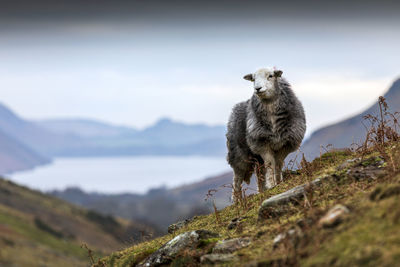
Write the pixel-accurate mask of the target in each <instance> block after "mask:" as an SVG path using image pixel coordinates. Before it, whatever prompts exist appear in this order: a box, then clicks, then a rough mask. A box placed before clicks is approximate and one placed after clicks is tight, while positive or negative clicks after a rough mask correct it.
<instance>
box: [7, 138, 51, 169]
mask: <svg viewBox="0 0 400 267" xmlns="http://www.w3.org/2000/svg"><path fill="white" fill-rule="evenodd" d="M49 162H50V159H48V158H46V157H44V156H42V155H39V154H38V153H36V152H34V151H33V150H32V149H31V148H29V147H27V146H26V145H24V144H21V143H20V142H19V141H17V140H15V139H14V138H12V137H10V136H8V135H7V134H5V133H4V132H2V131H0V173H10V172H14V171H21V170H26V169H31V168H33V167H35V166H37V165H41V164H46V163H49Z"/></svg>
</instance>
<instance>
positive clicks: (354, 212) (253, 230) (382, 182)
mask: <svg viewBox="0 0 400 267" xmlns="http://www.w3.org/2000/svg"><path fill="white" fill-rule="evenodd" d="M375 150H376V148H375V149H367V148H366V147H364V148H363V149H361V150H359V151H358V152H352V151H350V150H346V151H332V152H329V153H326V154H324V155H323V156H321V157H319V158H317V159H315V160H314V161H313V162H312V163H309V162H306V161H303V163H302V167H303V168H302V169H300V170H299V171H298V172H296V173H294V172H287V173H286V178H287V182H285V183H282V184H280V185H278V186H277V187H275V188H273V189H271V190H267V191H266V192H264V193H262V194H254V195H251V196H250V197H248V198H245V199H243V200H242V202H241V203H240V204H236V205H231V206H229V207H227V208H225V209H223V210H220V211H218V212H217V213H213V214H209V215H205V216H198V217H194V219H193V221H191V222H190V223H189V224H187V225H186V226H185V227H183V228H182V229H179V230H177V231H176V232H175V233H174V234H169V235H165V236H163V237H160V238H157V239H155V240H152V241H148V242H143V243H140V244H137V245H135V246H133V247H130V248H128V249H125V250H121V251H118V252H115V253H113V254H111V255H110V256H108V257H105V258H103V259H102V260H100V261H99V262H98V263H97V264H95V266H97V267H98V266H135V265H137V264H138V263H140V262H142V261H143V260H144V259H146V258H147V257H148V256H149V255H151V254H152V253H153V252H155V251H157V250H158V249H159V248H160V247H161V246H162V245H163V244H165V243H166V242H168V241H170V240H172V239H173V238H174V237H176V236H178V235H179V234H181V233H184V232H187V231H192V230H200V229H203V230H209V231H212V232H214V233H217V234H218V235H219V237H217V238H210V239H207V240H203V241H202V243H201V244H200V245H199V246H197V248H195V249H186V250H183V251H180V252H179V253H178V257H174V258H172V259H171V262H170V265H171V266H198V265H201V262H200V259H201V256H202V255H204V254H210V253H211V252H212V249H213V247H214V245H215V244H216V243H218V242H220V241H221V240H224V239H231V238H249V239H250V240H251V243H250V245H249V246H247V247H244V248H241V249H239V250H237V251H235V252H233V253H232V254H231V255H232V257H231V258H230V259H229V261H228V262H225V263H220V264H221V265H225V266H323V265H329V266H378V265H379V266H396V264H397V265H398V263H399V261H400V208H399V207H400V206H399V205H398V203H399V201H400V172H399V171H400V170H399V169H400V168H399V167H400V143H399V142H398V141H397V142H394V143H391V144H390V145H385V146H383V145H382V146H380V147H379V149H378V150H379V151H380V152H376V151H375ZM360 151H361V152H360ZM317 177H323V181H324V182H323V183H322V184H320V185H319V186H315V185H314V186H312V184H311V183H309V182H310V181H312V180H313V179H315V178H317ZM304 183H305V184H306V185H307V186H306V191H305V192H306V193H305V194H304V195H303V196H304V197H303V198H302V199H301V200H299V201H297V202H290V203H289V204H287V205H283V204H282V205H281V206H278V207H277V208H276V210H271V211H270V212H269V213H267V215H265V214H264V215H263V216H262V217H259V207H260V205H261V203H262V202H263V200H265V199H267V198H269V197H271V196H274V195H277V194H279V193H282V192H285V191H287V190H289V189H291V188H293V187H294V186H297V185H300V184H304ZM336 204H342V205H344V206H345V207H347V209H348V210H349V213H348V214H346V215H345V216H344V217H343V218H342V220H341V221H339V223H337V224H336V225H332V226H331V227H323V226H321V224H320V222H319V220H320V219H321V218H322V217H323V216H324V215H325V214H326V213H327V212H328V210H329V209H330V208H332V207H333V206H335V205H336ZM238 217H242V218H243V220H242V221H240V222H239V224H238V225H237V226H236V227H235V228H233V229H228V225H229V224H230V223H231V221H232V220H233V219H235V218H238ZM231 228H232V227H231ZM289 229H294V230H295V233H296V234H294V235H293V236H290V235H289V234H286V237H285V238H284V239H283V241H282V242H280V243H278V244H275V245H274V238H275V237H276V236H277V235H279V234H281V233H287V232H288V230H289ZM249 264H250V265H249Z"/></svg>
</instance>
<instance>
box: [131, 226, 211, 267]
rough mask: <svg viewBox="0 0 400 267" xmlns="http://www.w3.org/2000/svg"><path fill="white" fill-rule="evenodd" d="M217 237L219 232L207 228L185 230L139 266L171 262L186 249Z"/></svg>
mask: <svg viewBox="0 0 400 267" xmlns="http://www.w3.org/2000/svg"><path fill="white" fill-rule="evenodd" d="M215 237H218V234H216V233H213V232H210V231H207V230H196V231H190V232H185V233H183V234H180V235H178V236H176V237H175V238H173V239H172V240H171V241H169V242H167V243H166V244H164V245H163V246H162V247H161V248H160V249H158V250H157V251H156V252H154V253H153V254H151V255H150V256H149V257H148V258H147V259H145V260H144V262H143V263H141V264H140V265H139V266H162V265H166V264H169V263H171V262H172V260H173V259H174V258H176V257H177V256H178V255H179V253H181V252H183V251H184V250H187V249H192V250H193V249H196V248H197V247H198V246H199V245H200V244H201V243H202V242H205V241H206V240H207V239H210V238H215Z"/></svg>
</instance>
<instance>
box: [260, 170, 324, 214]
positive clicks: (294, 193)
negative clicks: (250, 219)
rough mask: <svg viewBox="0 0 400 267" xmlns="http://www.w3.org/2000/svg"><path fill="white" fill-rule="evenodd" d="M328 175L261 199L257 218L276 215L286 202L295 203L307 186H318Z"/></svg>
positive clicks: (282, 209) (280, 212)
mask: <svg viewBox="0 0 400 267" xmlns="http://www.w3.org/2000/svg"><path fill="white" fill-rule="evenodd" d="M328 177H329V176H324V177H319V178H317V179H315V180H314V181H312V182H311V183H310V184H302V185H299V186H296V187H293V188H292V189H290V190H288V191H286V192H283V193H281V194H278V195H275V196H272V197H270V198H268V199H266V200H264V201H263V203H262V204H261V206H260V209H259V211H258V219H259V220H262V219H266V218H269V217H277V216H279V215H281V214H282V213H283V212H284V205H285V204H288V203H291V202H292V203H293V202H294V203H297V202H298V201H299V200H301V199H302V198H303V197H304V193H305V192H306V190H307V189H308V187H309V186H318V185H320V184H321V183H322V181H323V180H325V179H327V178H328Z"/></svg>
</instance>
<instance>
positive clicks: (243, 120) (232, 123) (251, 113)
mask: <svg viewBox="0 0 400 267" xmlns="http://www.w3.org/2000/svg"><path fill="white" fill-rule="evenodd" d="M276 88H277V89H278V94H277V97H276V98H275V99H274V101H269V102H267V101H264V100H262V99H260V98H259V97H258V96H257V95H255V94H253V96H252V97H251V98H250V99H249V100H247V101H244V102H241V103H239V104H237V105H236V106H235V107H234V108H233V110H232V114H231V116H230V118H229V122H228V131H227V134H226V137H227V146H228V155H227V160H228V163H229V164H230V165H231V166H232V168H233V169H234V171H235V173H236V174H238V175H239V176H241V177H243V180H244V181H245V182H247V183H248V182H249V181H250V177H251V174H252V173H253V172H254V168H255V166H256V164H261V165H262V164H264V161H263V158H262V155H263V154H264V153H265V151H266V150H272V151H274V152H275V153H278V154H280V155H282V157H283V158H285V157H286V156H287V155H288V154H289V153H290V152H293V151H295V150H296V149H297V148H298V147H299V146H300V144H301V142H302V140H303V138H304V134H305V131H306V119H305V114H304V109H303V106H302V104H301V103H300V101H299V100H298V99H297V97H296V96H295V94H294V92H293V91H292V89H291V86H290V84H289V83H288V82H287V81H286V80H285V79H284V78H280V79H279V80H278V81H276Z"/></svg>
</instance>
